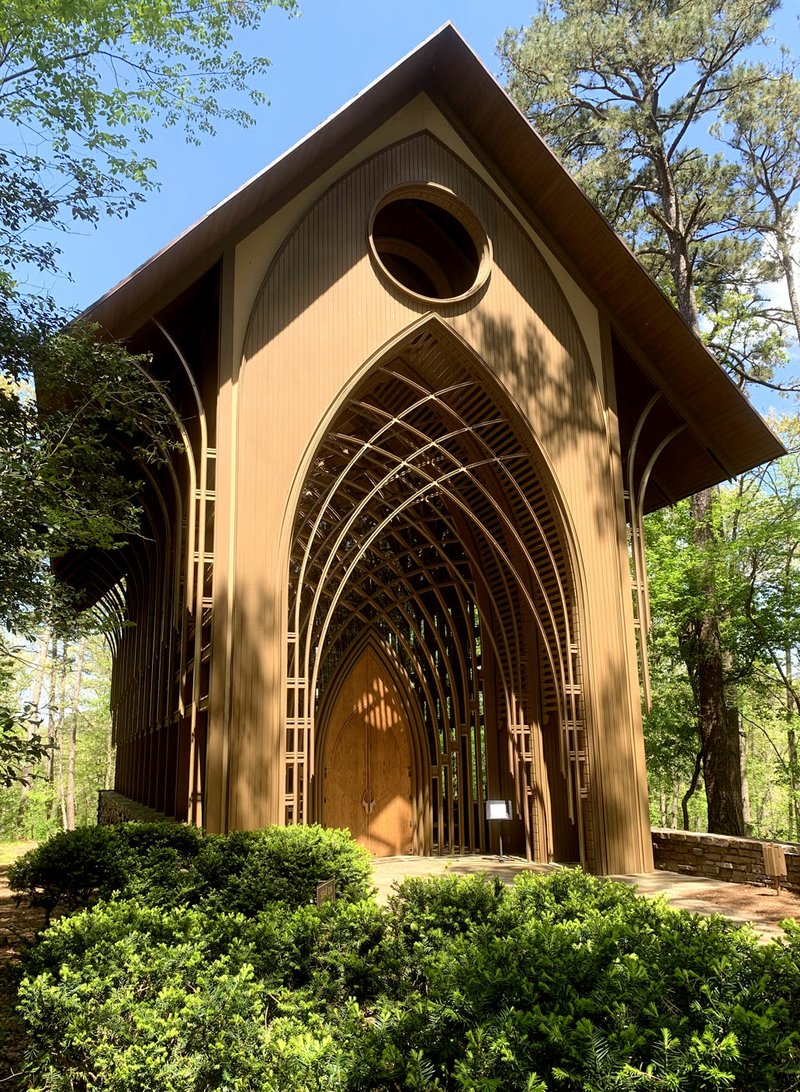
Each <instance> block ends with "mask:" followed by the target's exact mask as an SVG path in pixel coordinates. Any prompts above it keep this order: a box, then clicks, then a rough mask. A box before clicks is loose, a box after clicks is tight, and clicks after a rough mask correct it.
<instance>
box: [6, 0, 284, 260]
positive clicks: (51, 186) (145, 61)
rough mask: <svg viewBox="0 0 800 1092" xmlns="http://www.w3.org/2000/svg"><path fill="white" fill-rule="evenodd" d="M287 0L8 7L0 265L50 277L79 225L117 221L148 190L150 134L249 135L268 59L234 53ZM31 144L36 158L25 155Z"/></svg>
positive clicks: (83, 0)
mask: <svg viewBox="0 0 800 1092" xmlns="http://www.w3.org/2000/svg"><path fill="white" fill-rule="evenodd" d="M273 7H277V8H282V9H283V10H284V11H286V12H288V13H290V14H292V13H294V12H295V10H296V4H295V0H249V2H247V3H241V4H230V3H226V2H223V0H190V2H189V3H186V4H178V3H175V2H174V0H138V2H136V3H129V4H124V5H123V4H119V3H117V2H116V0H79V2H78V3H74V4H69V5H67V6H61V7H54V6H53V5H45V4H41V3H29V2H28V0H11V2H9V3H6V4H4V5H3V9H2V11H0V120H2V121H3V122H4V126H3V132H4V144H5V146H4V149H3V150H2V151H0V265H6V266H7V267H8V268H11V269H13V268H15V267H16V266H18V265H20V264H22V263H32V264H33V265H35V266H38V267H39V268H42V269H51V268H53V267H54V264H55V262H56V255H57V246H56V244H55V242H54V240H53V238H52V237H50V238H45V239H44V240H42V239H41V238H38V239H37V238H35V237H34V236H33V235H32V234H31V231H32V229H33V228H36V227H39V228H40V227H43V226H44V227H46V228H48V229H50V230H52V229H55V230H64V229H66V228H68V226H69V224H70V222H72V221H74V220H78V221H84V222H85V221H89V222H96V221H97V220H98V218H99V216H100V215H102V214H104V213H105V214H109V215H114V216H123V215H127V213H128V212H129V211H130V210H131V209H132V208H134V207H135V206H136V204H137V203H138V202H139V201H141V200H142V198H143V196H144V195H145V194H146V193H147V192H148V191H149V190H152V189H153V188H154V187H155V185H156V182H155V179H154V168H155V163H154V161H153V160H152V159H151V158H150V157H149V156H148V155H147V154H146V151H145V148H146V145H147V142H148V141H149V139H150V136H151V131H152V127H153V125H154V124H155V123H156V122H157V123H158V124H159V125H160V126H161V127H167V128H169V127H173V126H179V125H180V126H182V127H183V129H184V133H185V136H186V139H187V140H188V141H190V142H192V143H198V142H199V141H200V139H201V137H202V135H204V134H212V133H213V132H214V126H215V123H216V122H217V121H220V120H226V121H227V120H232V121H235V122H237V123H239V124H252V121H253V119H252V117H251V115H250V114H249V113H248V110H247V109H246V108H243V107H242V105H241V102H242V100H245V101H246V102H247V103H248V104H249V105H258V104H260V103H262V102H263V101H264V94H263V91H262V90H261V87H260V86H259V80H260V78H261V77H262V76H263V74H264V72H265V70H266V68H267V67H268V65H269V61H268V60H267V59H266V58H265V57H261V56H254V57H246V56H244V55H243V54H242V53H240V52H239V51H238V50H235V49H233V48H231V46H232V42H233V39H234V35H235V34H236V33H237V32H238V31H239V30H242V29H252V28H255V27H257V26H258V25H259V24H260V22H261V20H262V19H263V17H264V15H265V14H266V12H267V11H268V10H269V9H270V8H273ZM31 147H36V149H37V151H36V152H35V153H33V154H31V152H30V149H31Z"/></svg>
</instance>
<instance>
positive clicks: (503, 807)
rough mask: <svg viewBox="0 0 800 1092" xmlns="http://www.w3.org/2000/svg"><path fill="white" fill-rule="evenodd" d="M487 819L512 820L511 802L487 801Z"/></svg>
mask: <svg viewBox="0 0 800 1092" xmlns="http://www.w3.org/2000/svg"><path fill="white" fill-rule="evenodd" d="M486 818H487V819H510V818H511V801H510V800H487V801H486Z"/></svg>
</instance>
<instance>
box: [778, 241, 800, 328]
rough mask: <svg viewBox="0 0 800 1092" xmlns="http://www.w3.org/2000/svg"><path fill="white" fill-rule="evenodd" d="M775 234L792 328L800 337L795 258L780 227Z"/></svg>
mask: <svg viewBox="0 0 800 1092" xmlns="http://www.w3.org/2000/svg"><path fill="white" fill-rule="evenodd" d="M775 234H776V238H777V248H778V259H779V261H780V263H781V267H782V269H783V275H784V277H785V278H786V291H787V292H788V293H789V306H790V307H791V309H792V318H793V320H794V328H795V331H796V333H797V337H798V339H800V297H798V291H797V278H796V277H795V272H794V268H795V260H794V257H793V255H792V247H791V243H790V242H789V240H788V239H787V238H786V233H785V232H784V231H783V229H782V228H779V229H777V230H776V233H775Z"/></svg>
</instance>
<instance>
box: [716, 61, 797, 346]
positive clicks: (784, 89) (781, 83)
mask: <svg viewBox="0 0 800 1092" xmlns="http://www.w3.org/2000/svg"><path fill="white" fill-rule="evenodd" d="M714 131H715V134H716V135H717V136H718V137H719V138H720V139H722V140H724V142H725V143H726V144H727V145H728V147H729V148H731V149H732V151H733V152H734V154H735V157H736V159H737V161H738V164H739V172H740V175H739V182H740V185H741V188H742V190H743V191H744V193H745V194H747V195H748V196H749V202H748V203H747V204H746V206H745V208H744V209H743V211H742V213H741V214H740V224H741V226H742V227H743V228H745V229H750V230H752V231H754V232H756V233H757V234H758V235H759V236H761V237H762V238H764V239H766V240H767V242H768V245H769V247H770V249H771V250H772V252H773V253H774V256H775V260H776V262H777V264H778V268H779V270H780V274H781V276H782V277H783V279H784V281H785V284H786V289H787V293H788V296H789V307H790V311H791V319H792V322H793V324H794V332H795V336H796V337H797V338H798V339H800V288H799V287H798V283H797V264H798V259H797V254H796V250H797V247H798V244H800V234H799V233H798V222H797V214H798V200H800V82H798V80H797V79H796V77H795V75H794V72H793V71H792V69H791V66H790V65H789V64H788V63H785V64H784V65H783V66H782V67H781V68H780V69H778V70H777V71H776V72H768V71H765V72H764V78H763V79H762V80H760V81H759V82H758V83H756V84H755V86H752V87H749V88H748V90H747V93H746V94H743V95H735V96H733V97H731V98H730V99H729V100H728V101H727V103H726V104H725V109H724V110H723V114H722V120H721V122H719V123H718V124H717V125H715V127H714Z"/></svg>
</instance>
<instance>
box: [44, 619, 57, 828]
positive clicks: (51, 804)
mask: <svg viewBox="0 0 800 1092" xmlns="http://www.w3.org/2000/svg"><path fill="white" fill-rule="evenodd" d="M59 666H60V665H59V657H58V638H57V637H54V638H53V644H52V646H51V648H50V671H49V675H48V683H47V739H48V742H49V743H50V753H49V756H48V759H47V783H48V786H49V795H48V798H47V804H46V805H45V818H46V819H47V821H48V822H51V821H52V820H53V818H54V817H55V805H56V773H57V762H56V752H57V749H58V739H59V734H60V733H59V727H60V724H59V715H60V710H59Z"/></svg>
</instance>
